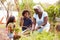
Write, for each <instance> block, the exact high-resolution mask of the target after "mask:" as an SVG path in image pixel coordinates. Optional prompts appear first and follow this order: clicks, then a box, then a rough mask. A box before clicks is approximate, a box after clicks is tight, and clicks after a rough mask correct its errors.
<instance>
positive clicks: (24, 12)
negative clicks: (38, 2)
mask: <svg viewBox="0 0 60 40" xmlns="http://www.w3.org/2000/svg"><path fill="white" fill-rule="evenodd" d="M26 12H28V14H30V12H29V11H28V10H24V11H23V12H22V16H24V14H26Z"/></svg>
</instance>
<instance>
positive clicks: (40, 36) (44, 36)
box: [20, 31, 60, 40]
mask: <svg viewBox="0 0 60 40" xmlns="http://www.w3.org/2000/svg"><path fill="white" fill-rule="evenodd" d="M57 37H59V38H60V36H56V35H55V33H51V32H48V33H47V32H42V33H39V32H36V31H35V32H33V33H31V34H30V36H28V37H23V36H22V37H21V38H20V40H57V39H59V38H57Z"/></svg>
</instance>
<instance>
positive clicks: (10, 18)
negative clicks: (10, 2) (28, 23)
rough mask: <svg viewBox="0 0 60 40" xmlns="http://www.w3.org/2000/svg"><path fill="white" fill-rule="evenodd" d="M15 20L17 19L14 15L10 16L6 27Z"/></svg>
mask: <svg viewBox="0 0 60 40" xmlns="http://www.w3.org/2000/svg"><path fill="white" fill-rule="evenodd" d="M14 20H15V17H14V16H10V17H9V18H8V20H7V23H6V27H7V25H8V24H9V23H13V22H14Z"/></svg>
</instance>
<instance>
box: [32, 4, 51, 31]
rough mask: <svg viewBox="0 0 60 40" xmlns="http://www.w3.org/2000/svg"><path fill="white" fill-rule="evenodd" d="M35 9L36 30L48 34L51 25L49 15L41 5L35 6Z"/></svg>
mask: <svg viewBox="0 0 60 40" xmlns="http://www.w3.org/2000/svg"><path fill="white" fill-rule="evenodd" d="M33 8H34V11H35V14H34V15H33V18H34V20H33V21H34V26H35V29H36V30H38V31H39V32H42V31H46V32H48V31H49V29H50V24H49V22H48V14H47V13H46V12H45V11H44V10H43V8H42V7H41V6H40V5H35V6H34V7H33Z"/></svg>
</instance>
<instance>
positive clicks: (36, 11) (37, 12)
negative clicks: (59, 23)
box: [34, 9, 42, 14]
mask: <svg viewBox="0 0 60 40" xmlns="http://www.w3.org/2000/svg"><path fill="white" fill-rule="evenodd" d="M34 11H35V13H36V14H41V13H42V12H40V11H39V10H38V9H34Z"/></svg>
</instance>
